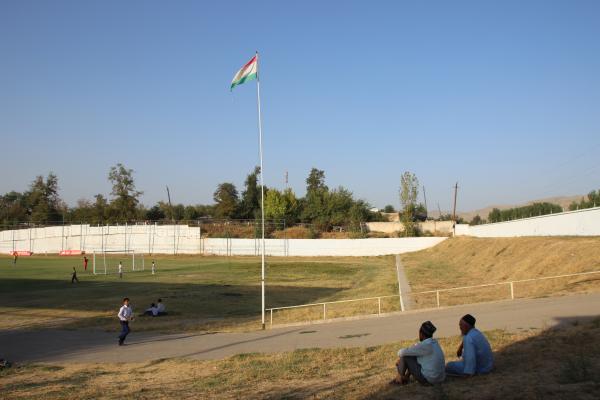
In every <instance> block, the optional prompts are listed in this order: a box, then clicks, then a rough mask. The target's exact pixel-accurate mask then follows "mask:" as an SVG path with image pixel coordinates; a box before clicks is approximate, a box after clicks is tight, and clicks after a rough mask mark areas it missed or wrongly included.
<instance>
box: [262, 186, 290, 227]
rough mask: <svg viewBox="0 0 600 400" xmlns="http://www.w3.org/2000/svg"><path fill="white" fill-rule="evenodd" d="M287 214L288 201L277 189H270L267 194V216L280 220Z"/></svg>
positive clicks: (267, 217)
mask: <svg viewBox="0 0 600 400" xmlns="http://www.w3.org/2000/svg"><path fill="white" fill-rule="evenodd" d="M285 214H286V201H285V197H284V196H283V194H282V193H281V192H280V191H279V190H277V189H270V190H269V191H268V192H267V195H266V196H265V218H266V219H275V220H280V219H284V218H285Z"/></svg>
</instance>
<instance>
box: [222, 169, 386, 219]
mask: <svg viewBox="0 0 600 400" xmlns="http://www.w3.org/2000/svg"><path fill="white" fill-rule="evenodd" d="M258 174H260V169H259V168H256V169H255V170H254V171H253V172H252V173H250V174H249V175H248V176H247V177H246V181H245V183H244V187H245V189H244V191H243V192H242V193H241V195H239V193H238V190H237V189H236V187H235V185H234V184H233V183H229V182H226V183H221V184H219V186H218V187H217V190H216V191H215V193H214V196H213V199H214V201H215V205H214V214H215V217H217V218H229V219H237V218H239V219H258V218H260V195H261V193H260V185H258ZM265 218H267V219H274V220H284V221H285V222H286V224H287V225H288V226H291V225H292V224H295V223H307V224H311V225H313V226H314V227H315V228H316V229H317V230H320V231H327V230H330V229H331V228H332V227H334V226H345V227H347V228H348V229H349V230H359V229H360V225H361V224H362V223H364V222H367V221H374V220H383V216H382V215H381V214H379V213H372V212H370V211H369V204H368V203H366V202H365V201H363V200H356V199H354V197H353V195H352V192H350V191H348V190H347V189H345V188H343V187H341V186H340V187H338V188H336V189H329V187H328V186H327V185H326V184H325V172H324V171H322V170H319V169H316V168H313V169H312V170H311V171H310V173H309V175H308V177H307V178H306V196H305V197H303V198H299V197H297V196H296V194H295V193H294V191H293V190H292V189H285V190H283V191H281V190H278V189H275V188H267V187H265Z"/></svg>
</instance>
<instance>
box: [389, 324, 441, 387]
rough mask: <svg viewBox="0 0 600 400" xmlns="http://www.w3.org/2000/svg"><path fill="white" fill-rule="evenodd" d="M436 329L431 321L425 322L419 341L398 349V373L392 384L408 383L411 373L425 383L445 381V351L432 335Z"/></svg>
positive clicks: (420, 330)
mask: <svg viewBox="0 0 600 400" xmlns="http://www.w3.org/2000/svg"><path fill="white" fill-rule="evenodd" d="M435 331H436V327H435V326H434V325H433V324H432V323H431V321H425V322H423V324H422V325H421V328H420V329H419V343H416V344H414V345H412V346H410V347H407V348H405V349H400V351H398V360H397V361H396V369H397V370H398V375H397V376H396V378H394V379H392V381H391V382H390V384H396V385H404V384H407V383H408V382H409V379H410V376H411V375H412V376H413V377H414V378H415V380H416V381H418V382H420V383H421V384H424V385H427V384H436V383H441V382H443V381H444V379H445V378H446V374H445V372H444V352H443V351H442V349H441V347H440V345H439V344H438V342H437V340H435V339H434V338H433V337H432V336H433V333H434V332H435Z"/></svg>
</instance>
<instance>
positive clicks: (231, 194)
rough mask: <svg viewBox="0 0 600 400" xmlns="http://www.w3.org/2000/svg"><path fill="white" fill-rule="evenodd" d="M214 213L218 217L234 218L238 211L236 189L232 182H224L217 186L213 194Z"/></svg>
mask: <svg viewBox="0 0 600 400" xmlns="http://www.w3.org/2000/svg"><path fill="white" fill-rule="evenodd" d="M213 199H214V201H215V203H216V204H215V215H216V216H217V217H218V218H235V217H236V215H237V211H238V206H239V204H238V203H239V199H238V191H237V189H236V188H235V185H234V184H233V183H229V182H225V183H221V184H219V185H218V186H217V190H215V193H214V194H213Z"/></svg>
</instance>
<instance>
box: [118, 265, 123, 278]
mask: <svg viewBox="0 0 600 400" xmlns="http://www.w3.org/2000/svg"><path fill="white" fill-rule="evenodd" d="M119 278H120V279H123V264H122V263H121V261H119Z"/></svg>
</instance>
